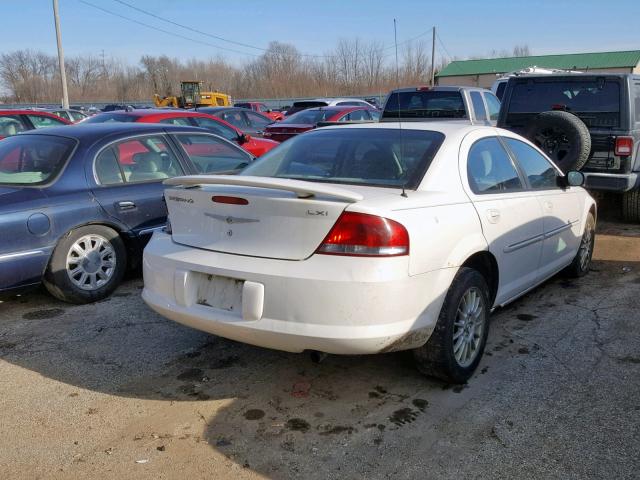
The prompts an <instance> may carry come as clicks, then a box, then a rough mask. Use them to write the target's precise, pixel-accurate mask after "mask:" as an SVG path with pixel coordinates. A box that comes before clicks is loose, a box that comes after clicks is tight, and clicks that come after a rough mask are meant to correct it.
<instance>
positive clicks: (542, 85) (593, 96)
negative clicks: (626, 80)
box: [509, 78, 620, 127]
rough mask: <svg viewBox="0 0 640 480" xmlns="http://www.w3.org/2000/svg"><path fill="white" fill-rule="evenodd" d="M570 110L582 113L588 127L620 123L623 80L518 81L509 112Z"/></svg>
mask: <svg viewBox="0 0 640 480" xmlns="http://www.w3.org/2000/svg"><path fill="white" fill-rule="evenodd" d="M554 109H557V110H566V111H568V112H571V113H575V114H579V116H580V118H581V119H582V120H583V121H584V122H585V123H586V124H587V126H603V127H615V126H618V125H619V124H620V82H618V81H617V80H615V79H605V78H600V79H590V80H589V79H585V80H580V79H576V80H561V81H558V80H553V79H549V80H547V79H541V80H536V81H523V82H518V83H516V84H515V85H514V87H513V92H512V93H511V98H510V100H509V113H510V114H511V113H539V112H544V111H547V110H554Z"/></svg>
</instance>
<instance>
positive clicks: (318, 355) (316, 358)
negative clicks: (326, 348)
mask: <svg viewBox="0 0 640 480" xmlns="http://www.w3.org/2000/svg"><path fill="white" fill-rule="evenodd" d="M328 355H329V354H328V353H324V352H318V351H317V350H311V352H310V356H311V361H312V362H313V363H322V362H323V361H324V359H325V358H327V356H328Z"/></svg>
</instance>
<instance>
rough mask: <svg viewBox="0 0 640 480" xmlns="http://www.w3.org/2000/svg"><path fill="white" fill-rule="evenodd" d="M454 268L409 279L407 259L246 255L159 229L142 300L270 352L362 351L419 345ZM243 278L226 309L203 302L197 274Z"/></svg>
mask: <svg viewBox="0 0 640 480" xmlns="http://www.w3.org/2000/svg"><path fill="white" fill-rule="evenodd" d="M455 270H456V269H453V268H451V269H442V270H437V271H434V272H429V273H425V274H422V275H416V276H409V275H408V258H407V257H393V258H386V259H382V260H380V259H376V260H372V259H364V258H346V257H336V256H325V255H314V256H312V257H310V258H309V259H307V260H304V261H286V260H273V259H263V258H252V257H243V256H239V255H230V254H223V253H217V252H210V251H205V250H200V249H196V248H192V247H186V246H183V245H179V244H176V243H174V242H173V241H172V240H171V237H170V236H169V235H166V234H158V233H156V234H155V235H154V237H153V238H152V240H151V242H150V243H149V245H148V246H147V248H146V249H145V251H144V259H143V272H144V283H145V286H144V291H143V293H142V297H143V299H144V300H145V302H147V304H148V305H149V306H150V307H151V308H153V309H154V310H155V311H157V312H158V313H160V314H161V315H163V316H165V317H167V318H169V319H171V320H174V321H176V322H179V323H182V324H184V325H187V326H190V327H192V328H196V329H198V330H203V331H206V332H209V333H213V334H216V335H220V336H222V337H226V338H230V339H232V340H236V341H240V342H244V343H249V344H252V345H257V346H261V347H266V348H273V349H276V350H284V351H289V352H301V351H304V350H318V351H322V352H327V353H334V354H365V353H379V352H386V351H395V350H405V349H410V348H416V347H418V346H421V345H423V344H424V343H425V342H426V341H427V340H428V338H429V336H430V335H431V332H432V331H433V328H434V327H435V323H436V320H437V318H438V315H439V312H440V308H441V306H442V302H443V300H444V296H445V294H446V291H447V289H448V286H449V284H450V282H451V279H452V278H453V275H455ZM203 273H204V274H209V275H217V276H220V277H225V278H232V279H237V280H239V281H241V282H243V285H244V286H243V287H242V300H241V305H238V307H237V308H234V309H233V310H232V311H230V310H224V309H221V308H214V307H212V306H209V305H206V304H203V303H202V302H200V301H199V300H198V298H196V297H197V294H196V293H195V290H197V287H196V286H195V283H196V282H197V281H199V280H196V279H197V278H202V274H203Z"/></svg>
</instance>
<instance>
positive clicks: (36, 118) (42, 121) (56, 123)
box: [27, 115, 66, 128]
mask: <svg viewBox="0 0 640 480" xmlns="http://www.w3.org/2000/svg"><path fill="white" fill-rule="evenodd" d="M27 118H28V119H29V120H31V123H33V126H34V127H35V128H47V127H60V126H62V125H66V123H64V122H63V121H62V120H58V119H57V118H53V117H48V116H45V115H27Z"/></svg>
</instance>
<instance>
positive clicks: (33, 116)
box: [0, 110, 71, 139]
mask: <svg viewBox="0 0 640 480" xmlns="http://www.w3.org/2000/svg"><path fill="white" fill-rule="evenodd" d="M62 125H71V122H69V121H68V120H65V119H64V118H60V117H58V116H57V115H52V114H51V113H47V112H41V111H38V110H0V139H3V138H4V137H10V136H11V135H15V134H16V133H20V132H24V131H25V130H33V129H35V128H44V127H60V126H62Z"/></svg>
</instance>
